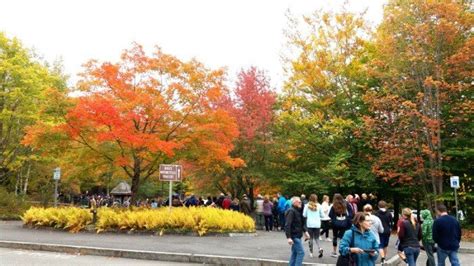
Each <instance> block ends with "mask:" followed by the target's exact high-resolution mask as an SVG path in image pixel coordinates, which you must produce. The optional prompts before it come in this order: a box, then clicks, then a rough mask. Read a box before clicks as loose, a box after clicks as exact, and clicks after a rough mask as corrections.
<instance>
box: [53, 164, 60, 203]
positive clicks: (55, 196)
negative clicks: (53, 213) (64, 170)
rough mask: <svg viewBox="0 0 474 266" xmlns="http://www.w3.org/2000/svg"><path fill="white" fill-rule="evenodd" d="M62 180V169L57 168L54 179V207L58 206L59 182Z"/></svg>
mask: <svg viewBox="0 0 474 266" xmlns="http://www.w3.org/2000/svg"><path fill="white" fill-rule="evenodd" d="M60 178H61V168H59V167H56V168H55V169H54V172H53V179H54V207H55V208H56V207H57V206H58V181H59V179H60Z"/></svg>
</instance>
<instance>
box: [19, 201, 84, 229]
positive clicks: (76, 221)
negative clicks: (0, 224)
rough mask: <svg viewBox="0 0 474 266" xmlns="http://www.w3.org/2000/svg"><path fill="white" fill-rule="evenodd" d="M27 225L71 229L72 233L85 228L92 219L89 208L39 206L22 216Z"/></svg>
mask: <svg viewBox="0 0 474 266" xmlns="http://www.w3.org/2000/svg"><path fill="white" fill-rule="evenodd" d="M21 218H22V220H23V223H24V224H25V225H31V226H49V227H54V228H59V229H65V230H69V231H70V232H72V233H76V232H79V231H80V230H82V229H84V228H85V227H86V226H87V224H89V223H90V222H91V221H92V214H91V213H90V212H89V210H86V209H79V208H75V207H66V208H37V207H31V208H30V209H29V210H27V211H26V212H25V213H24V214H23V216H22V217H21Z"/></svg>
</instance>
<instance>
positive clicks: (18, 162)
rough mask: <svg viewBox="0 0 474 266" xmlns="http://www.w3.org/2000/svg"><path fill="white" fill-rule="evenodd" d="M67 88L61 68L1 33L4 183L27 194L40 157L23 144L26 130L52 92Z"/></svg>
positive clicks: (0, 173)
mask: <svg viewBox="0 0 474 266" xmlns="http://www.w3.org/2000/svg"><path fill="white" fill-rule="evenodd" d="M65 88H66V86H65V77H64V76H63V75H62V74H61V71H60V68H59V67H57V66H53V67H49V66H48V65H47V64H46V63H42V62H41V61H40V60H39V59H37V58H36V57H35V56H34V55H32V53H31V52H30V51H28V50H27V49H25V48H24V47H23V46H22V44H21V43H20V41H18V40H17V39H15V38H14V39H10V38H8V37H7V36H6V35H5V34H4V33H1V32H0V184H3V185H5V186H7V187H8V188H9V189H10V190H15V192H16V193H19V192H23V193H26V192H27V190H28V184H29V181H30V180H29V179H30V178H31V177H32V176H34V175H35V161H36V160H37V159H38V156H37V155H38V154H37V153H36V152H35V151H33V150H32V149H31V148H29V147H25V146H23V145H21V141H22V139H23V137H24V136H25V128H26V127H27V126H29V125H32V124H34V123H35V122H36V121H37V120H38V119H39V117H40V109H41V106H42V105H43V104H44V103H45V101H47V99H46V97H47V95H48V93H49V91H50V90H59V91H64V90H65Z"/></svg>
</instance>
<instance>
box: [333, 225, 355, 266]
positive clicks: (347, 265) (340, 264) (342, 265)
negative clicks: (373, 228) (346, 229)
mask: <svg viewBox="0 0 474 266" xmlns="http://www.w3.org/2000/svg"><path fill="white" fill-rule="evenodd" d="M351 233H352V238H351V243H350V244H349V248H352V247H354V231H353V230H351ZM356 265H357V259H356V257H354V256H353V254H352V253H350V252H349V254H347V255H345V256H343V255H339V257H337V262H336V266H356Z"/></svg>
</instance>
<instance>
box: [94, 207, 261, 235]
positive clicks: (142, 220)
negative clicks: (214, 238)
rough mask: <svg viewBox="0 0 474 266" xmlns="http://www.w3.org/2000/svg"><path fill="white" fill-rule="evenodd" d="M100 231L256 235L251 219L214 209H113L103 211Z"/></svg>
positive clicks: (102, 209)
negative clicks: (238, 233) (253, 233)
mask: <svg viewBox="0 0 474 266" xmlns="http://www.w3.org/2000/svg"><path fill="white" fill-rule="evenodd" d="M96 228H97V232H98V233H99V232H102V231H104V230H107V229H112V230H148V231H157V232H160V233H162V232H163V231H166V230H171V231H185V232H196V233H198V234H199V235H204V234H206V233H208V232H254V231H255V224H254V221H253V220H252V218H250V217H248V216H246V215H243V214H241V213H238V212H234V211H228V210H221V209H214V208H199V207H198V208H195V207H191V208H173V209H172V211H171V213H170V211H169V209H167V208H161V209H132V210H121V209H110V208H101V209H99V212H98V220H97V223H96Z"/></svg>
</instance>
